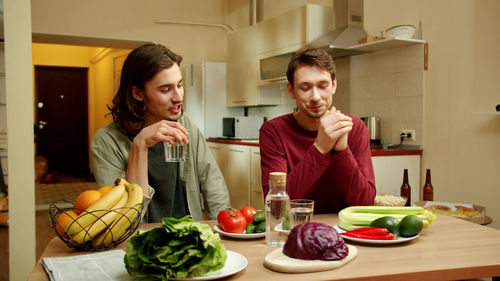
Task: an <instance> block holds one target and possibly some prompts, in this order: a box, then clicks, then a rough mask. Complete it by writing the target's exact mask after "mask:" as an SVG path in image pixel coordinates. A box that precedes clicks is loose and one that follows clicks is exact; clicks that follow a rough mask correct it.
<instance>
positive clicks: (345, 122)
mask: <svg viewBox="0 0 500 281" xmlns="http://www.w3.org/2000/svg"><path fill="white" fill-rule="evenodd" d="M352 126H353V123H352V119H351V118H350V117H348V116H346V115H344V114H342V113H341V112H340V110H337V109H336V108H335V107H332V109H331V110H330V111H329V112H327V113H325V115H323V116H322V117H321V119H320V126H319V129H318V136H317V137H316V141H315V142H314V146H315V147H316V148H317V149H318V150H319V152H321V153H322V154H327V153H328V152H330V151H331V150H332V149H335V151H338V152H340V151H343V150H345V149H346V148H347V133H349V132H350V131H351V130H352Z"/></svg>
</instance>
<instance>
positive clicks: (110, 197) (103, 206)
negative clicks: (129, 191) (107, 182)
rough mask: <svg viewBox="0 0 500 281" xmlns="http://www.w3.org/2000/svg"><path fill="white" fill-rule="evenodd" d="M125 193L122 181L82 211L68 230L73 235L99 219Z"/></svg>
mask: <svg viewBox="0 0 500 281" xmlns="http://www.w3.org/2000/svg"><path fill="white" fill-rule="evenodd" d="M124 193H125V185H124V184H122V183H120V184H118V185H117V186H116V187H115V188H113V189H112V190H110V191H109V192H108V193H106V194H104V196H102V197H101V198H99V200H97V201H96V202H95V203H94V204H92V205H91V206H90V207H88V208H87V210H85V212H82V213H81V214H80V215H79V216H78V217H76V219H75V220H74V221H73V222H71V223H70V224H69V225H68V227H67V229H66V232H67V233H68V234H69V235H71V236H73V235H75V234H77V233H78V232H80V231H82V230H84V229H85V228H87V227H88V226H89V225H91V224H92V223H93V222H95V221H96V220H97V219H99V218H100V217H102V216H103V215H105V214H106V213H107V212H108V211H109V209H111V208H112V207H113V206H114V205H115V204H116V203H117V202H118V201H119V200H120V199H121V198H122V197H123V194H124Z"/></svg>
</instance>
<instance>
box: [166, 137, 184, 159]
mask: <svg viewBox="0 0 500 281" xmlns="http://www.w3.org/2000/svg"><path fill="white" fill-rule="evenodd" d="M174 142H175V146H172V145H171V144H170V143H168V142H163V145H164V147H165V162H180V161H184V160H186V146H185V145H182V144H179V142H178V141H177V140H174Z"/></svg>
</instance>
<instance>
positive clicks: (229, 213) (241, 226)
mask: <svg viewBox="0 0 500 281" xmlns="http://www.w3.org/2000/svg"><path fill="white" fill-rule="evenodd" d="M217 223H218V224H219V226H220V227H221V228H222V230H224V231H226V232H231V233H243V231H244V230H245V227H246V226H247V220H246V219H245V217H244V216H243V215H242V214H241V213H240V211H239V210H238V209H234V208H228V209H225V210H222V211H220V212H219V214H218V215H217Z"/></svg>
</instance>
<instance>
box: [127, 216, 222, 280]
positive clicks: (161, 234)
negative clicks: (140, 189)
mask: <svg viewBox="0 0 500 281" xmlns="http://www.w3.org/2000/svg"><path fill="white" fill-rule="evenodd" d="M162 222H163V224H162V225H161V226H159V227H155V228H153V229H151V230H147V231H142V232H139V233H138V234H137V235H135V236H134V237H132V238H131V239H130V241H129V242H128V244H127V251H126V253H125V257H124V261H125V267H126V268H127V271H128V273H129V274H130V275H133V276H150V277H156V278H161V279H162V280H167V279H169V278H191V277H197V276H202V275H204V274H206V273H208V272H210V271H216V270H219V269H221V268H222V267H224V263H225V262H226V258H227V254H226V248H225V247H224V245H223V244H222V243H221V240H220V237H219V235H218V234H214V233H213V232H212V230H211V229H210V226H208V225H207V224H204V223H199V222H193V220H192V219H191V216H185V217H183V218H181V219H176V218H170V217H168V218H163V219H162Z"/></svg>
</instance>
